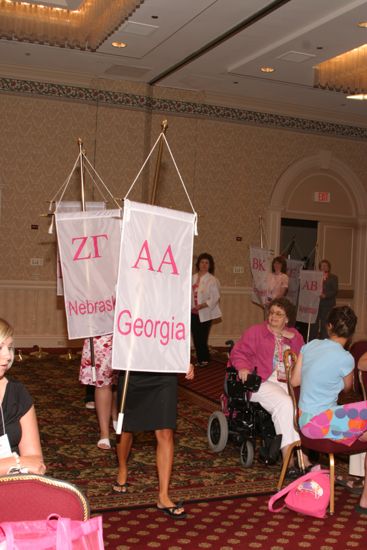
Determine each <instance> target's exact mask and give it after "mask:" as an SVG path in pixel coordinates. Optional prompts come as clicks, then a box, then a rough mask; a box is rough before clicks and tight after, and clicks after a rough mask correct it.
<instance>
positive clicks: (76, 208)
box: [56, 201, 106, 296]
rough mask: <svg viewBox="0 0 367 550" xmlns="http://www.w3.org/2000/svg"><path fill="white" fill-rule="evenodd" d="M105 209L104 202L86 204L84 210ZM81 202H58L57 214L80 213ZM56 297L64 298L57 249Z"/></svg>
mask: <svg viewBox="0 0 367 550" xmlns="http://www.w3.org/2000/svg"><path fill="white" fill-rule="evenodd" d="M105 208H106V203H105V202H101V201H100V202H86V203H85V209H86V210H87V211H89V210H104V209H105ZM81 210H82V203H81V201H59V202H58V203H57V208H56V211H57V212H81ZM56 295H57V296H64V285H63V282H62V273H61V265H60V256H59V249H57V251H56Z"/></svg>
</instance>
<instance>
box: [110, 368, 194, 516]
mask: <svg viewBox="0 0 367 550" xmlns="http://www.w3.org/2000/svg"><path fill="white" fill-rule="evenodd" d="M186 378H187V379H188V380H192V379H193V378H194V367H193V365H190V367H189V369H188V371H187V374H186ZM123 382H124V375H122V376H120V377H119V392H118V393H119V396H120V395H121V392H122V387H123ZM119 399H120V397H119ZM176 417H177V375H176V374H174V373H167V374H166V373H150V372H149V373H148V372H130V376H129V385H128V390H127V396H126V403H125V411H124V422H123V432H122V434H121V436H120V437H118V438H117V456H118V461H119V471H118V476H117V481H116V483H115V484H114V485H113V490H114V491H115V492H116V493H126V492H127V490H128V483H127V460H128V457H129V454H130V450H131V446H132V442H133V432H143V431H154V432H155V436H156V439H157V450H156V460H157V470H158V481H159V494H158V502H157V508H158V510H161V511H162V512H164V513H165V514H167V515H168V516H170V517H171V518H173V519H178V518H180V519H183V518H185V517H186V513H185V510H184V508H183V507H182V506H180V505H177V504H175V503H174V502H172V500H171V499H170V497H169V484H170V479H171V472H172V466H173V454H174V436H173V432H174V430H175V429H176Z"/></svg>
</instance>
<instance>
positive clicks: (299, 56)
mask: <svg viewBox="0 0 367 550" xmlns="http://www.w3.org/2000/svg"><path fill="white" fill-rule="evenodd" d="M315 57H316V56H315V55H314V54H312V53H303V52H295V51H289V52H286V53H282V55H279V56H278V57H277V59H281V60H282V61H289V62H291V63H303V62H304V61H309V60H310V59H314V58H315Z"/></svg>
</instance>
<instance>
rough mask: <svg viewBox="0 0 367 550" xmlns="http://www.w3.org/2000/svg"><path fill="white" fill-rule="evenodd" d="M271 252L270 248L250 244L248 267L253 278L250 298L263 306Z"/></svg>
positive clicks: (265, 298)
mask: <svg viewBox="0 0 367 550" xmlns="http://www.w3.org/2000/svg"><path fill="white" fill-rule="evenodd" d="M272 257H273V254H272V252H271V251H270V250H266V249H265V248H260V247H256V246H250V268H251V273H252V278H253V289H252V295H251V299H252V301H253V302H254V303H255V304H260V305H261V306H263V305H264V304H265V303H266V301H267V292H266V291H267V285H268V275H269V273H270V266H271V260H272Z"/></svg>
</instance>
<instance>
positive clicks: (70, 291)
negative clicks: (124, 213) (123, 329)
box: [55, 209, 121, 340]
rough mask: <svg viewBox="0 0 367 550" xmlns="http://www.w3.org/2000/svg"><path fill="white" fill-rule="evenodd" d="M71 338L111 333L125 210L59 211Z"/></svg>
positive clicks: (60, 246)
mask: <svg viewBox="0 0 367 550" xmlns="http://www.w3.org/2000/svg"><path fill="white" fill-rule="evenodd" d="M55 221H56V229H57V241H58V247H59V254H60V264H61V269H62V277H63V283H64V299H65V310H66V320H67V327H68V335H69V338H70V339H71V340H72V339H75V338H89V337H94V336H101V335H103V334H111V333H112V331H113V318H114V311H115V302H116V299H115V293H116V282H117V271H118V257H119V249H120V240H121V210H118V209H115V210H100V211H92V212H88V211H87V212H56V213H55Z"/></svg>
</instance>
